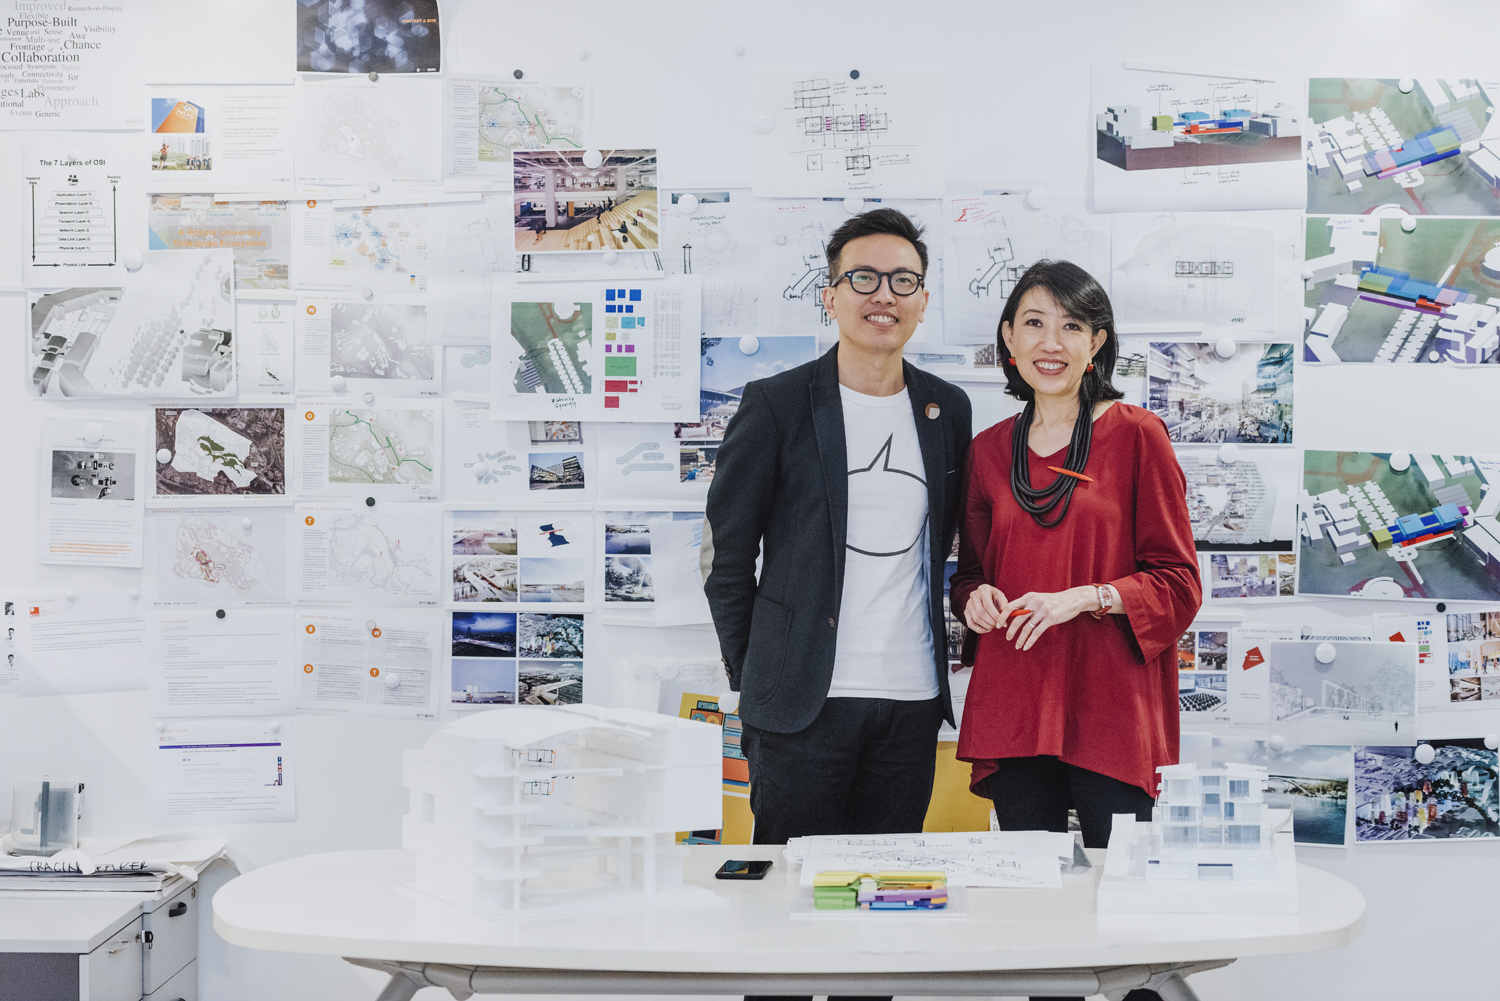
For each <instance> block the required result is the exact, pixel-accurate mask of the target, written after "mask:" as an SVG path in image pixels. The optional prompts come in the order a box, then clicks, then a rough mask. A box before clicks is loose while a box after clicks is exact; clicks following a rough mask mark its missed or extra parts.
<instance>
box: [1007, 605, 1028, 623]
mask: <svg viewBox="0 0 1500 1001" xmlns="http://www.w3.org/2000/svg"><path fill="white" fill-rule="evenodd" d="M1030 614H1031V609H1029V608H1012V609H1011V610H1010V614H1009V615H1007V616H1006V620H1007V621H1008V620H1010V619H1014V618H1015V617H1016V616H1018V615H1030Z"/></svg>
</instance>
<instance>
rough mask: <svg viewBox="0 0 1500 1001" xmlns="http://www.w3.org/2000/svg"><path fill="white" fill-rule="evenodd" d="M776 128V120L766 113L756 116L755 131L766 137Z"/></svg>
mask: <svg viewBox="0 0 1500 1001" xmlns="http://www.w3.org/2000/svg"><path fill="white" fill-rule="evenodd" d="M775 127H776V119H774V118H772V117H771V116H770V115H768V114H766V113H765V112H761V113H760V114H758V115H756V116H755V131H757V132H759V133H760V134H761V135H765V134H766V133H767V132H770V131H771V130H772V129H774V128H775Z"/></svg>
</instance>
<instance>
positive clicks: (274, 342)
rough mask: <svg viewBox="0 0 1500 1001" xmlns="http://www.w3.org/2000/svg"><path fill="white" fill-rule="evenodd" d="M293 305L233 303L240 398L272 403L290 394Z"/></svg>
mask: <svg viewBox="0 0 1500 1001" xmlns="http://www.w3.org/2000/svg"><path fill="white" fill-rule="evenodd" d="M295 308H296V306H295V304H293V303H290V302H255V301H251V300H243V299H242V300H241V301H239V302H237V303H235V310H234V329H235V331H236V332H237V333H238V334H239V345H238V346H237V347H236V349H235V353H234V364H235V372H236V378H235V382H236V383H237V384H238V386H239V390H240V399H241V400H244V401H252V400H262V399H265V400H274V399H277V398H282V397H288V396H291V395H292V392H293V389H294V387H293V385H292V382H293V378H292V376H293V372H294V367H293V362H292V355H293V352H294V350H295V340H296V338H295V334H294V331H293V328H292V316H293V310H294V309H295Z"/></svg>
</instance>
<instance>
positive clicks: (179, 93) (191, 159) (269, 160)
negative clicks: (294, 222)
mask: <svg viewBox="0 0 1500 1001" xmlns="http://www.w3.org/2000/svg"><path fill="white" fill-rule="evenodd" d="M143 102H144V103H143V110H144V111H146V112H147V114H148V115H149V116H150V117H149V119H148V125H149V130H148V131H147V133H146V134H145V135H143V136H140V137H139V138H138V139H137V149H139V150H140V155H139V157H138V168H137V169H143V170H145V173H146V187H147V189H148V190H150V191H215V192H220V193H223V192H229V191H264V192H282V191H285V192H290V191H291V190H292V131H293V126H292V122H293V118H292V88H291V87H289V86H279V87H250V86H225V85H222V84H221V85H217V86H213V85H204V84H199V85H191V86H189V85H177V86H171V87H167V86H156V87H147V88H146V95H145V97H144V99H143ZM148 163H149V167H148V166H147V164H148Z"/></svg>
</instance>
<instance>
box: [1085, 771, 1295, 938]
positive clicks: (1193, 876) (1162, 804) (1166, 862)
mask: <svg viewBox="0 0 1500 1001" xmlns="http://www.w3.org/2000/svg"><path fill="white" fill-rule="evenodd" d="M1156 771H1157V773H1158V774H1159V775H1160V776H1161V785H1160V789H1159V792H1158V796H1157V800H1156V806H1155V807H1154V808H1153V809H1152V811H1151V822H1150V823H1149V824H1147V823H1140V822H1138V821H1137V820H1136V819H1135V816H1134V815H1132V814H1119V815H1117V816H1116V817H1115V818H1114V826H1113V827H1112V828H1111V831H1110V838H1109V853H1108V855H1107V856H1106V859H1105V864H1104V873H1103V875H1102V877H1101V879H1100V881H1099V898H1098V902H1099V911H1100V912H1101V913H1107V912H1116V913H1121V912H1123V913H1172V912H1176V913H1184V914H1291V913H1295V912H1296V910H1297V874H1296V850H1295V848H1294V847H1293V844H1292V831H1291V811H1290V810H1273V809H1270V808H1269V807H1268V806H1267V805H1266V802H1265V796H1264V789H1265V785H1266V770H1265V769H1264V768H1258V767H1255V766H1253V765H1239V764H1230V765H1225V766H1224V767H1221V768H1205V767H1199V766H1198V765H1196V764H1180V765H1163V766H1162V767H1160V768H1158V769H1157V770H1156Z"/></svg>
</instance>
